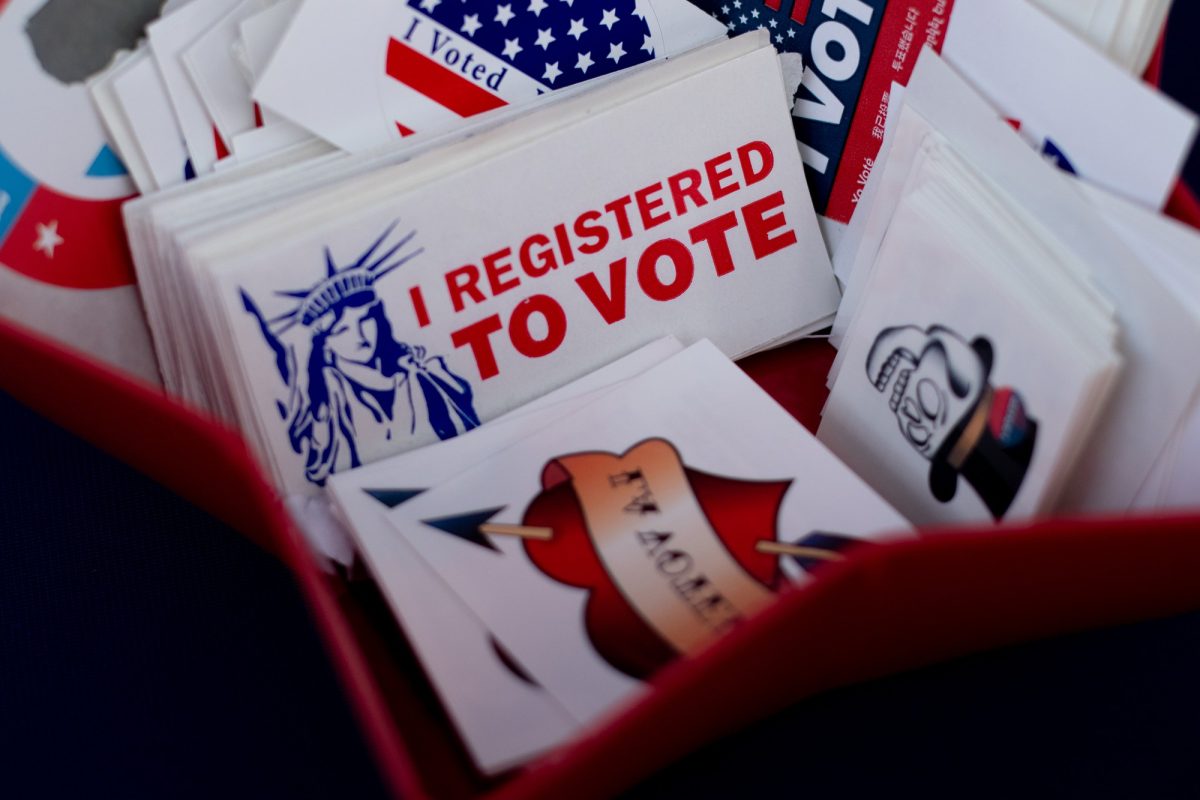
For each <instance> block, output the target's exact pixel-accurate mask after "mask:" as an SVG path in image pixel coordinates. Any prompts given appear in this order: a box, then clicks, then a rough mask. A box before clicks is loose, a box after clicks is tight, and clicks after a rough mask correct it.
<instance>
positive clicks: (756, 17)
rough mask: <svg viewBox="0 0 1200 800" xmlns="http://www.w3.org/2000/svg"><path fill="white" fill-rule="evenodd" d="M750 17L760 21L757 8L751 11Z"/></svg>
mask: <svg viewBox="0 0 1200 800" xmlns="http://www.w3.org/2000/svg"><path fill="white" fill-rule="evenodd" d="M750 16H752V17H754V18H755V19H758V9H757V8H756V9H754V10H753V11H751V12H750Z"/></svg>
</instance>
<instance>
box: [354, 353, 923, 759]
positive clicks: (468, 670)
mask: <svg viewBox="0 0 1200 800" xmlns="http://www.w3.org/2000/svg"><path fill="white" fill-rule="evenodd" d="M331 487H332V490H333V494H334V496H335V498H336V502H337V504H338V507H339V509H340V511H341V512H342V513H343V515H344V516H345V517H346V519H347V521H348V523H349V527H350V528H351V530H352V531H353V532H354V536H355V538H356V541H357V544H358V546H359V548H360V550H361V552H362V553H363V555H364V556H365V558H366V561H367V563H368V564H369V565H370V567H371V569H372V572H373V573H374V575H375V578H376V580H377V581H378V583H379V585H380V587H381V588H382V589H383V592H384V594H385V596H386V597H387V598H388V600H389V602H390V603H391V605H392V609H393V611H394V612H395V614H396V616H397V618H398V619H399V621H400V622H401V625H402V626H403V628H404V629H405V632H406V634H407V635H408V637H409V639H410V641H411V642H412V643H413V645H414V647H415V649H416V650H417V652H418V655H419V656H420V658H421V659H422V661H423V663H424V665H425V667H426V669H427V672H428V674H429V676H430V679H431V680H432V682H433V683H434V685H435V687H436V688H437V690H438V692H439V694H440V696H441V698H442V700H443V702H444V703H445V705H446V708H447V711H448V713H449V714H450V716H451V718H452V719H453V720H454V722H455V724H456V726H457V727H458V729H459V731H460V733H461V735H462V737H463V740H464V742H465V743H466V745H467V747H468V749H469V750H470V752H471V754H472V756H473V757H474V759H475V760H476V762H477V763H478V764H479V765H480V767H481V768H482V769H483V770H485V771H487V772H494V771H496V770H499V769H502V768H504V767H506V766H511V765H512V764H514V763H516V762H519V761H521V760H524V759H526V758H528V757H530V756H532V755H533V754H535V753H537V752H540V751H542V750H545V749H547V748H549V747H552V746H554V745H555V744H558V743H560V742H562V741H563V740H564V739H566V738H568V737H570V736H571V735H573V734H574V733H575V732H577V731H579V730H580V729H581V728H583V727H584V726H586V725H589V724H590V723H592V722H594V721H595V720H597V719H598V718H599V717H600V716H602V715H603V714H605V713H607V712H610V711H612V710H613V709H614V707H615V706H616V705H617V704H619V703H621V702H624V701H626V700H629V699H631V698H633V697H635V696H636V695H637V694H638V693H640V692H641V691H642V689H643V688H644V682H645V681H646V680H647V679H648V678H650V677H651V676H652V675H653V674H654V673H655V672H656V671H657V670H658V669H660V668H661V667H663V666H664V665H666V664H667V663H669V662H671V661H672V660H674V659H675V658H677V657H679V656H681V655H686V654H690V653H694V652H696V651H697V650H699V649H702V648H704V647H705V646H706V645H708V644H709V643H711V642H713V641H715V640H716V639H718V638H719V637H720V636H721V635H722V634H723V633H725V632H726V631H728V630H730V629H732V628H733V627H736V626H737V625H738V624H740V622H741V621H742V620H744V619H746V618H747V617H749V616H750V615H752V614H754V613H755V612H756V611H757V610H759V609H761V608H763V607H764V606H766V605H767V604H768V603H770V602H771V601H772V599H773V597H774V596H775V594H776V593H777V592H778V591H780V590H781V589H782V588H784V587H785V586H786V585H788V584H796V583H803V582H805V581H807V580H808V579H809V577H810V576H811V574H812V573H813V571H814V570H819V569H820V567H821V566H822V565H825V564H828V563H831V562H833V561H837V560H839V559H841V558H843V557H844V556H845V554H846V553H847V552H848V551H850V550H851V549H853V548H855V547H859V546H862V545H863V544H864V543H865V542H867V541H878V540H884V539H891V538H894V537H898V536H899V537H904V536H908V535H910V534H909V533H908V525H907V523H906V522H905V520H904V519H903V518H902V517H900V515H898V514H897V513H896V512H895V511H893V510H892V509H891V508H890V507H889V506H888V505H887V504H886V503H885V502H884V501H882V500H881V499H880V498H879V497H878V496H877V495H875V493H874V492H872V491H871V490H870V489H869V488H868V487H867V486H866V485H865V484H864V483H863V482H862V481H861V480H860V479H858V478H857V477H856V476H855V475H854V474H853V473H851V472H850V471H849V470H848V469H847V468H846V467H845V466H843V465H842V464H841V463H839V462H838V461H837V459H836V458H834V457H833V456H832V455H831V454H830V453H829V452H828V451H826V450H825V449H824V448H823V447H821V446H820V445H819V444H818V443H817V441H816V440H815V439H814V438H813V436H812V435H811V434H809V433H808V432H807V431H806V430H804V429H803V428H802V427H801V426H800V425H799V424H798V423H797V422H796V421H795V420H794V419H792V418H791V417H790V416H789V415H788V414H787V413H786V412H785V411H784V410H783V409H782V408H780V407H779V406H778V405H776V404H775V403H774V401H772V400H771V399H770V398H768V397H767V396H766V395H765V394H764V393H763V392H762V391H761V390H760V389H759V388H758V387H757V386H755V384H754V383H753V382H752V381H751V380H750V379H749V378H747V377H746V375H745V374H744V373H742V372H741V371H740V370H739V369H738V368H737V367H736V366H734V365H733V364H732V363H730V361H729V360H728V358H726V357H725V356H723V355H722V354H721V353H720V352H719V351H718V350H717V349H716V348H715V347H714V346H712V345H711V344H710V343H708V342H701V343H698V344H696V345H693V346H692V347H690V348H687V349H686V350H683V351H682V352H679V347H678V344H677V343H675V342H673V341H671V340H664V341H660V342H656V343H654V344H652V345H650V346H648V347H647V348H644V349H643V350H640V351H638V352H636V353H634V354H632V355H631V356H629V357H627V358H626V359H623V360H621V361H619V362H616V363H614V364H612V365H609V366H608V367H607V368H605V369H604V370H602V371H600V372H598V373H595V374H593V375H591V376H589V377H588V378H587V379H586V380H585V381H582V382H580V383H577V384H573V385H570V386H568V387H564V389H562V390H560V391H559V392H557V393H555V395H554V396H552V397H547V398H544V399H543V400H542V401H540V402H539V403H538V405H537V406H536V407H531V408H529V409H522V410H521V411H520V412H518V413H516V414H513V415H510V416H508V417H506V418H504V419H502V420H497V421H496V422H495V423H493V424H491V425H489V426H487V427H485V428H483V429H481V430H479V431H477V432H472V433H470V434H467V435H465V436H462V437H460V438H459V439H456V440H454V441H451V442H445V443H442V444H438V445H434V446H433V447H430V448H428V449H425V450H418V451H415V452H412V453H409V454H405V455H403V456H399V457H396V458H393V459H389V460H386V461H382V462H380V463H378V464H376V465H373V466H371V467H367V468H364V469H361V470H355V471H352V472H349V473H346V474H344V475H340V476H337V477H335V478H334V480H333V481H332V482H331ZM389 508H390V510H389Z"/></svg>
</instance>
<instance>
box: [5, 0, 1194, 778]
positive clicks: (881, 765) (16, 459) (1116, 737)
mask: <svg viewBox="0 0 1200 800" xmlns="http://www.w3.org/2000/svg"><path fill="white" fill-rule="evenodd" d="M1197 31H1200V4H1197V3H1195V2H1194V1H1193V0H1179V2H1177V3H1176V4H1175V10H1174V11H1173V12H1172V17H1171V25H1170V28H1169V35H1168V40H1167V48H1166V64H1165V70H1164V73H1165V78H1164V88H1165V89H1166V90H1167V91H1168V92H1169V93H1170V94H1172V95H1174V96H1175V97H1176V98H1178V99H1179V100H1181V101H1182V102H1184V103H1185V104H1187V105H1189V106H1190V107H1192V108H1194V109H1200V87H1198V85H1197V77H1200V61H1198V59H1197V58H1196V55H1195V53H1196V49H1197V46H1196V44H1195V42H1194V41H1193V39H1192V36H1193V34H1194V33H1196V32H1197ZM1014 57H1019V54H1014ZM0 113H2V112H0ZM1187 175H1188V178H1189V182H1190V183H1191V184H1192V185H1193V186H1197V187H1200V157H1198V156H1196V155H1193V157H1192V159H1191V161H1190V162H1189V165H1188V172H1187ZM1198 268H1200V265H1198ZM0 487H2V488H0V767H2V768H3V769H2V772H0V794H3V795H4V796H7V797H13V798H24V797H57V796H64V795H68V794H70V795H88V796H98V797H110V796H112V797H123V798H140V797H155V798H157V797H170V798H191V797H197V798H201V797H203V798H208V797H214V796H220V797H231V798H235V797H255V798H265V797H330V796H341V797H355V798H358V797H365V798H378V797H382V796H383V789H382V786H381V784H380V783H379V780H378V778H377V777H376V773H375V770H374V767H373V765H372V763H371V761H370V758H369V756H368V754H367V752H366V749H365V744H364V742H363V740H362V737H361V735H360V734H359V732H358V729H357V728H356V726H355V723H354V720H353V719H352V717H351V715H350V712H349V709H348V707H347V705H346V702H345V698H344V696H343V694H342V692H341V688H340V686H339V685H338V683H337V682H336V679H335V677H334V675H333V672H332V669H331V667H330V666H329V664H328V662H327V660H326V657H325V653H324V651H323V649H322V644H321V642H320V641H319V639H318V638H317V636H316V633H315V631H314V630H313V628H312V625H311V623H310V621H309V618H308V616H307V611H306V609H305V607H304V605H303V602H302V600H301V597H300V595H299V593H298V591H297V590H296V588H295V586H294V584H293V582H292V579H291V577H290V575H289V574H288V573H287V572H286V570H284V569H283V567H282V566H281V565H280V564H279V563H278V562H276V561H274V560H273V559H271V558H270V557H268V556H266V555H265V554H264V553H262V552H261V551H259V550H257V549H256V548H255V547H254V546H253V545H251V544H249V543H248V542H247V541H245V540H244V539H243V538H242V537H241V536H240V535H239V534H237V533H236V532H234V531H232V530H230V529H228V528H226V527H224V526H222V525H220V524H219V523H217V522H215V521H214V520H212V519H211V518H210V517H208V516H206V515H205V514H203V513H202V512H200V511H198V510H196V509H194V508H192V507H191V506H189V505H187V504H186V503H184V502H183V501H181V500H179V499H178V498H177V497H175V496H174V495H172V494H170V493H169V492H167V491H166V490H164V489H162V488H161V487H159V486H158V485H157V484H155V483H153V482H152V481H149V480H147V479H146V478H144V477H142V476H141V475H139V474H137V473H135V472H133V471H132V470H130V469H128V468H127V467H125V466H124V465H122V464H120V463H117V462H115V461H113V460H112V459H111V458H109V457H108V456H106V455H105V454H104V453H101V452H99V451H97V450H95V449H93V448H91V447H90V446H88V445H86V444H84V443H83V442H81V441H79V440H78V439H75V438H74V437H72V436H71V435H69V434H67V433H65V432H63V431H62V430H60V429H59V428H57V427H55V426H54V425H52V424H50V423H49V422H47V421H45V420H44V419H42V418H41V417H39V416H37V415H36V414H35V413H33V412H32V411H30V410H28V409H26V408H25V407H23V406H21V405H20V404H18V403H16V402H15V401H13V400H12V399H11V398H9V397H8V396H7V395H3V394H0ZM1197 579H1198V580H1200V576H1198V578H1197ZM1198 675H1200V612H1198V613H1194V614H1188V615H1184V616H1180V617H1175V618H1172V619H1166V620H1159V621H1152V622H1146V623H1142V624H1138V625H1132V626H1127V627H1122V628H1116V629H1110V630H1105V631H1097V632H1091V633H1086V634H1080V635H1076V636H1071V637H1065V638H1061V639H1055V640H1052V641H1047V642H1040V643H1034V644H1030V645H1025V646H1021V647H1014V648H1009V649H1005V650H1002V651H998V652H993V653H988V654H983V655H980V656H976V657H973V658H969V659H963V660H960V661H956V662H952V663H949V664H945V665H941V666H938V667H935V668H931V669H926V670H921V671H918V672H914V673H909V674H904V675H900V676H896V677H893V678H890V679H887V680H882V681H877V682H874V683H870V684H866V685H863V686H858V687H854V688H851V689H845V690H841V691H837V692H832V693H829V694H827V695H823V696H820V697H817V698H814V699H812V700H809V701H807V702H804V703H801V704H799V705H797V706H794V707H792V708H789V709H786V710H784V711H782V712H781V713H779V714H778V715H776V716H775V717H773V718H771V719H770V720H768V721H766V722H764V723H762V724H760V725H758V726H756V727H754V728H753V729H750V730H748V731H745V732H743V733H742V734H739V735H738V736H735V737H731V738H730V739H727V740H724V741H721V742H719V743H717V744H715V745H713V746H711V747H709V748H707V749H706V750H705V751H704V752H701V753H698V754H696V755H695V756H693V757H691V758H689V759H688V760H687V761H685V762H684V763H681V764H679V765H676V766H675V767H672V768H671V769H668V770H667V771H665V772H664V773H663V774H661V775H659V776H656V777H655V778H653V779H652V780H650V781H648V782H647V783H646V784H645V785H644V786H643V787H641V788H640V789H639V790H638V791H636V792H634V794H635V795H636V796H638V797H659V796H675V795H678V794H682V793H684V792H688V793H692V794H694V795H696V796H712V795H715V794H717V793H718V792H720V793H725V792H733V791H737V792H738V793H739V794H758V793H761V794H767V793H782V794H784V795H786V796H792V795H801V794H803V795H806V796H811V797H827V796H845V795H849V796H860V795H866V794H868V793H869V794H873V795H890V794H893V793H895V792H897V791H905V792H906V793H910V792H912V793H915V792H919V793H921V794H923V795H926V796H938V797H942V796H945V797H964V796H965V797H1013V796H1035V797H1064V796H1084V795H1086V796H1089V797H1133V796H1138V797H1141V796H1153V797H1200V770H1198V767H1197V766H1196V765H1197V759H1196V745H1197V743H1198V742H1200V692H1198V691H1197V689H1196V676H1198Z"/></svg>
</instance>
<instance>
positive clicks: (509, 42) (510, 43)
mask: <svg viewBox="0 0 1200 800" xmlns="http://www.w3.org/2000/svg"><path fill="white" fill-rule="evenodd" d="M524 49H525V48H524V47H521V43H520V42H519V41H518V40H517V39H505V40H504V49H503V50H502V51H501V54H502V55H503V56H504V57H505V58H507V59H508V60H509V61H516V60H517V53H519V52H521V51H522V50H524Z"/></svg>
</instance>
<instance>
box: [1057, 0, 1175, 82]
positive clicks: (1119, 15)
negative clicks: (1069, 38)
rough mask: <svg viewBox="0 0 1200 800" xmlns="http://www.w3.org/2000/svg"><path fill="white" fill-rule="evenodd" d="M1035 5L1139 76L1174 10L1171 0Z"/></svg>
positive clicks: (1089, 0)
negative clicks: (1170, 13)
mask: <svg viewBox="0 0 1200 800" xmlns="http://www.w3.org/2000/svg"><path fill="white" fill-rule="evenodd" d="M1033 2H1035V3H1037V4H1038V5H1039V6H1041V7H1042V8H1044V9H1045V10H1046V12H1047V13H1049V14H1051V15H1052V16H1053V17H1054V18H1055V19H1057V20H1059V21H1060V22H1062V23H1063V24H1064V25H1066V26H1067V27H1069V28H1070V29H1071V30H1073V31H1075V32H1076V33H1077V34H1079V35H1080V36H1082V37H1083V38H1084V39H1086V40H1087V41H1088V42H1090V43H1091V44H1092V45H1093V46H1094V47H1096V48H1097V49H1099V50H1101V51H1102V52H1104V53H1105V54H1106V55H1107V56H1108V57H1109V58H1111V59H1112V60H1113V61H1115V62H1116V63H1118V64H1120V65H1121V66H1122V67H1124V68H1125V69H1126V70H1128V71H1129V72H1131V73H1133V74H1135V75H1140V74H1141V73H1142V72H1144V71H1145V69H1146V65H1147V64H1149V63H1150V57H1151V56H1152V55H1153V54H1154V48H1155V47H1156V46H1157V45H1158V39H1159V37H1160V36H1161V35H1162V30H1163V25H1164V24H1165V23H1166V21H1167V14H1168V13H1169V12H1170V11H1171V0H1033Z"/></svg>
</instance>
